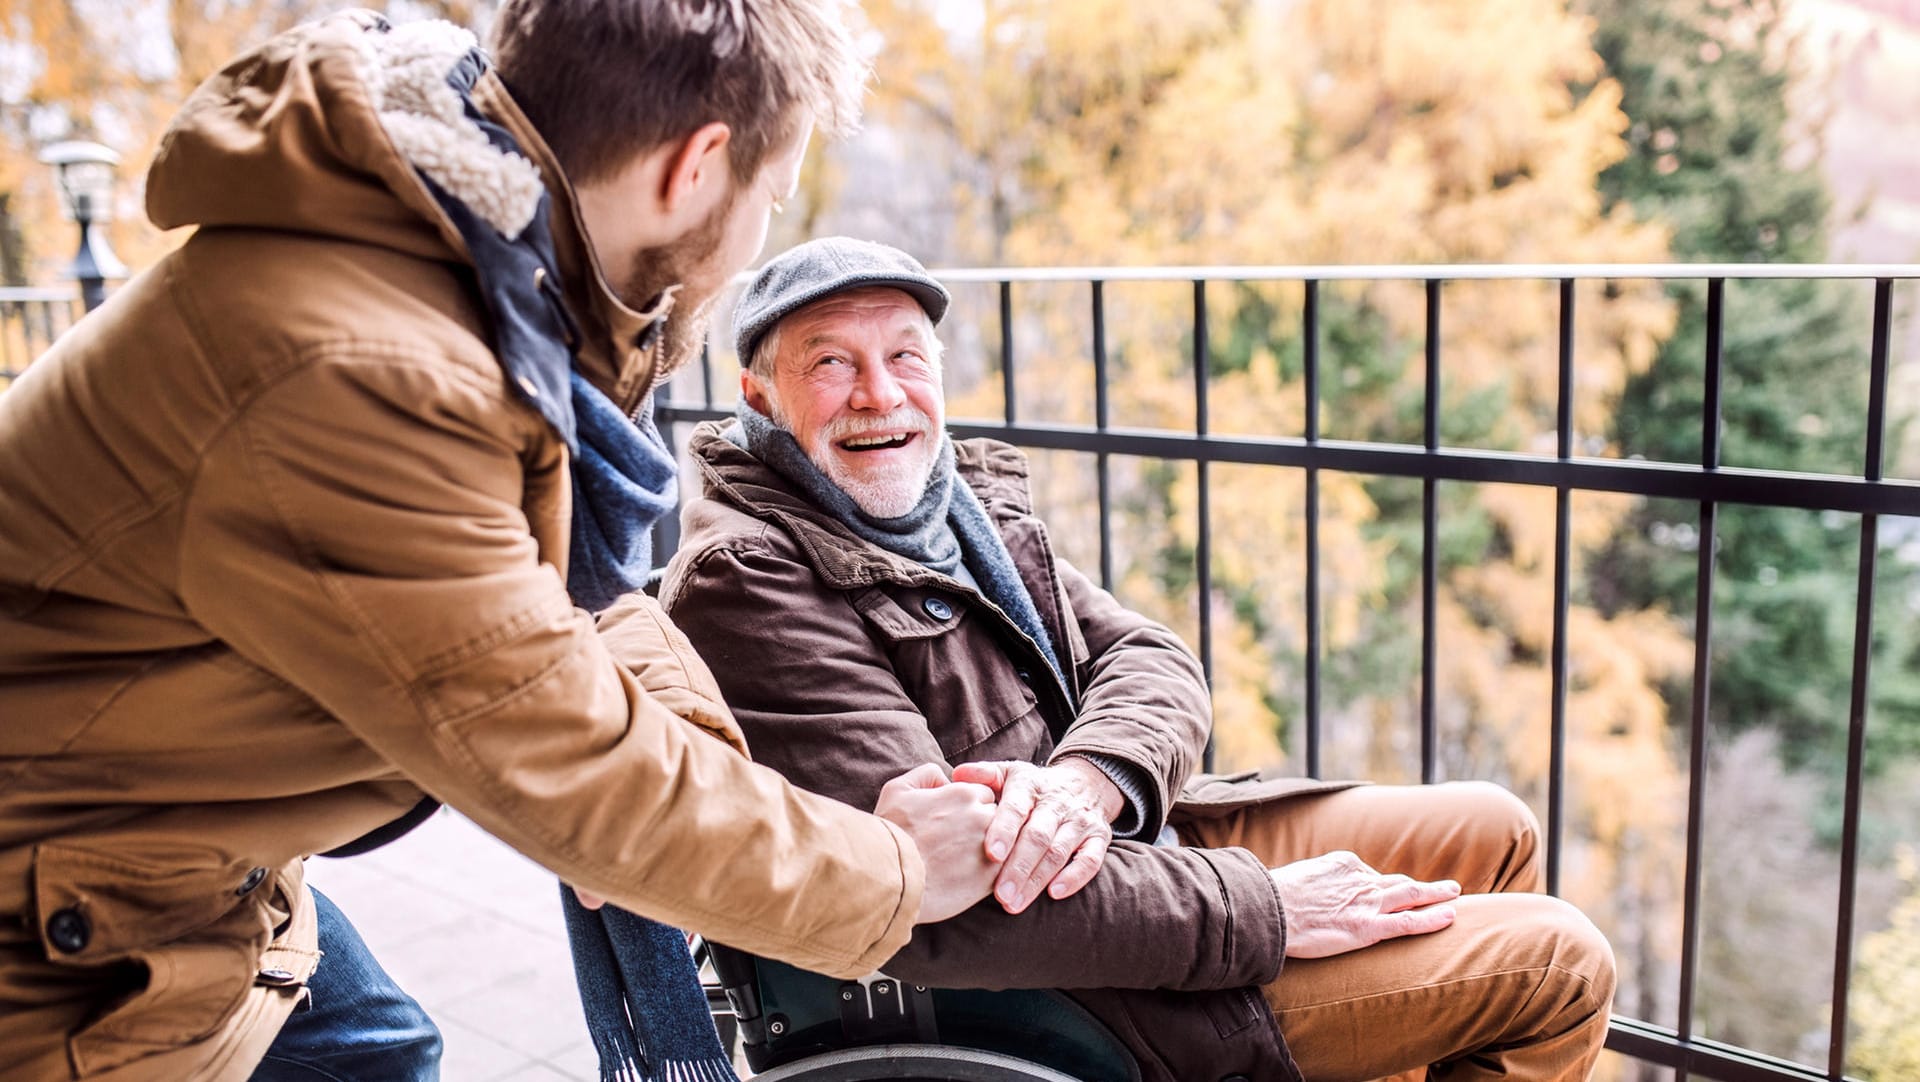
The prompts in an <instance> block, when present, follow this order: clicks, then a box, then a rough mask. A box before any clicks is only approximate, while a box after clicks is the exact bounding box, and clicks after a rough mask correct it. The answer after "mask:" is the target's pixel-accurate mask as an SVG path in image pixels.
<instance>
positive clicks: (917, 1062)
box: [753, 1044, 1082, 1082]
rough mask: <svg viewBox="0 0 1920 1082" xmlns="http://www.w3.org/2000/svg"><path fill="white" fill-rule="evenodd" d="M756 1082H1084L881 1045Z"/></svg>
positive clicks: (978, 1056)
mask: <svg viewBox="0 0 1920 1082" xmlns="http://www.w3.org/2000/svg"><path fill="white" fill-rule="evenodd" d="M753 1080H754V1082H893V1080H898V1082H1082V1080H1080V1079H1076V1078H1074V1077H1072V1076H1071V1075H1064V1074H1061V1073H1060V1072H1059V1071H1056V1070H1054V1069H1053V1068H1051V1067H1043V1066H1041V1065H1040V1064H1038V1063H1033V1062H1030V1061H1028V1060H1024V1059H1016V1058H1014V1057H1013V1056H1003V1055H1000V1054H999V1053H997V1052H982V1051H979V1050H977V1049H972V1048H950V1047H946V1046H943V1045H933V1044H882V1045H873V1046H871V1047H867V1048H849V1049H845V1050H843V1051H839V1052H827V1053H823V1054H821V1055H818V1056H809V1057H807V1058H806V1059H803V1060H797V1061H795V1062H793V1063H789V1064H786V1065H785V1066H781V1067H775V1068H773V1069H772V1070H769V1071H762V1072H760V1073H758V1074H756V1075H754V1076H753Z"/></svg>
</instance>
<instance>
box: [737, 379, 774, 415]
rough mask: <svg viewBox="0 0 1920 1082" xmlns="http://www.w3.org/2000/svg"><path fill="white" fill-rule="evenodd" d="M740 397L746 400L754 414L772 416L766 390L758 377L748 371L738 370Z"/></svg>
mask: <svg viewBox="0 0 1920 1082" xmlns="http://www.w3.org/2000/svg"><path fill="white" fill-rule="evenodd" d="M740 397H742V398H744V399H746V400H747V405H749V406H752V407H753V411H754V412H755V413H758V414H760V415H762V416H765V417H771V416H773V411H772V410H771V409H769V408H768V402H767V389H766V387H765V386H763V385H762V384H761V383H760V377H759V376H756V375H754V374H753V372H752V371H751V370H750V369H746V368H742V369H741V370H740Z"/></svg>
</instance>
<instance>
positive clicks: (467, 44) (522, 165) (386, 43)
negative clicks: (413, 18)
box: [355, 20, 546, 240]
mask: <svg viewBox="0 0 1920 1082" xmlns="http://www.w3.org/2000/svg"><path fill="white" fill-rule="evenodd" d="M355 40H356V43H357V45H358V53H359V63H358V64H357V65H356V66H357V68H358V69H359V72H358V73H359V76H360V80H361V82H362V84H364V85H365V86H366V88H367V95H368V98H369V100H370V101H371V102H372V103H373V107H374V111H375V113H376V114H377V115H378V116H379V118H380V125H381V127H382V128H384V129H385V130H386V133H387V137H388V138H389V139H391V140H392V141H393V145H394V149H396V150H398V151H399V152H400V155H401V156H402V157H403V158H405V159H406V160H407V162H408V164H410V165H412V166H413V167H414V168H415V169H418V170H419V171H420V172H422V173H424V174H426V175H427V176H428V177H430V178H431V179H432V180H433V182H434V183H435V184H438V185H439V186H440V187H441V188H442V189H444V190H445V191H446V192H447V193H448V194H449V195H452V196H453V197H454V198H456V199H459V200H460V201H461V202H462V203H465V204H466V205H467V206H468V207H469V208H470V209H471V210H472V211H473V212H474V213H475V214H477V215H479V216H480V217H481V218H482V219H483V220H485V221H486V222H487V224H488V225H491V226H492V227H493V228H494V229H496V230H498V231H499V232H500V235H501V236H503V237H505V238H507V239H508V240H513V239H515V238H517V237H518V236H519V235H520V234H521V233H522V232H523V231H524V230H525V229H526V228H527V226H528V225H529V224H530V223H532V221H533V216H534V215H535V214H536V213H538V211H539V208H540V197H541V196H542V195H543V194H544V193H545V192H546V186H545V184H544V183H543V182H542V180H541V179H540V171H539V169H537V168H536V167H535V166H534V164H533V163H532V162H530V161H528V160H527V159H526V158H525V157H523V156H521V155H519V154H513V153H509V152H506V151H502V150H500V149H499V148H497V147H495V146H494V145H493V144H492V143H491V142H490V141H489V140H488V139H487V136H486V134H485V133H484V132H482V131H481V130H480V129H479V128H478V127H476V126H475V125H474V124H473V123H471V122H470V121H469V120H468V119H467V117H466V113H465V106H464V103H463V102H462V100H461V97H460V94H459V92H458V91H456V90H454V88H453V85H452V84H451V83H449V82H448V76H449V75H450V74H451V73H452V72H453V70H454V68H455V67H456V66H457V65H458V64H459V63H460V62H461V61H462V60H463V59H465V58H466V57H467V56H468V55H469V54H470V53H472V52H473V51H474V50H475V49H477V48H478V47H479V42H478V41H477V40H476V39H475V38H474V36H473V34H472V33H471V32H470V31H468V30H465V29H463V28H461V27H458V26H455V25H454V24H452V23H449V22H442V21H438V20H425V21H421V22H412V23H400V24H397V25H393V26H391V27H389V28H387V29H386V30H385V31H384V32H382V31H381V30H380V29H379V28H378V27H370V28H369V29H368V30H367V32H366V33H363V34H360V35H358V37H357V38H356V39H355Z"/></svg>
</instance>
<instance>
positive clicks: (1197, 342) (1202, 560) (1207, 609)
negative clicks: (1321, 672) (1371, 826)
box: [1193, 279, 1213, 770]
mask: <svg viewBox="0 0 1920 1082" xmlns="http://www.w3.org/2000/svg"><path fill="white" fill-rule="evenodd" d="M1208 352H1209V350H1208V345H1207V283H1206V281H1205V280H1204V279H1195V280H1194V283H1193V429H1194V435H1196V436H1199V437H1200V438H1201V439H1202V440H1203V441H1204V440H1205V438H1206V435H1207V369H1208V366H1209V365H1210V364H1211V360H1210V358H1209V357H1208ZM1193 465H1194V469H1195V470H1196V471H1197V473H1198V478H1197V479H1198V481H1199V486H1198V487H1199V495H1200V506H1199V508H1198V509H1197V510H1198V513H1199V516H1200V531H1199V532H1200V536H1199V546H1198V550H1197V551H1196V552H1195V553H1194V574H1195V577H1196V578H1197V579H1198V586H1199V588H1200V671H1201V673H1202V674H1204V675H1205V677H1206V680H1207V687H1209V688H1211V687H1213V523H1212V519H1213V508H1212V506H1211V505H1212V500H1213V492H1212V488H1211V485H1210V483H1209V478H1208V476H1207V461H1206V460H1205V459H1200V460H1198V461H1196V462H1195V463H1194V464H1193ZM1201 761H1202V764H1203V765H1204V767H1205V768H1206V769H1207V770H1212V769H1213V735H1212V734H1211V733H1209V734H1208V735H1207V747H1206V750H1205V752H1203V753H1202V756H1201Z"/></svg>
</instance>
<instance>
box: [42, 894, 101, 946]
mask: <svg viewBox="0 0 1920 1082" xmlns="http://www.w3.org/2000/svg"><path fill="white" fill-rule="evenodd" d="M92 938H93V925H91V924H89V923H87V915H86V914H85V913H82V912H80V910H79V907H77V906H71V905H70V906H68V907H66V908H65V909H60V910H55V911H54V914H53V916H51V917H48V918H47V942H49V943H51V944H53V946H54V949H55V950H57V951H60V952H61V953H62V954H79V953H80V952H81V951H83V950H86V949H87V942H88V941H89V940H91V939H92Z"/></svg>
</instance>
